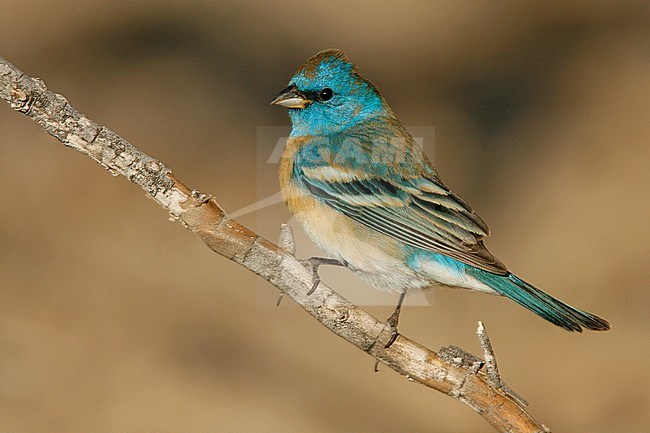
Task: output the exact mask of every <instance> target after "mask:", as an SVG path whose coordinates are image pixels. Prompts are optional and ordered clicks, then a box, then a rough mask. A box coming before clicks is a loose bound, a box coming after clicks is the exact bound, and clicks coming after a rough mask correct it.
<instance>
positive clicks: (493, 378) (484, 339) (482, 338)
mask: <svg viewBox="0 0 650 433" xmlns="http://www.w3.org/2000/svg"><path fill="white" fill-rule="evenodd" d="M476 333H477V334H478V340H479V342H480V343H481V348H482V349H483V358H484V359H485V369H486V370H487V371H486V374H487V377H488V381H489V382H490V384H491V385H492V386H493V387H494V388H496V389H502V390H503V391H504V392H505V393H506V394H508V395H509V396H511V397H512V398H513V399H514V400H515V401H517V403H519V404H520V405H521V406H522V407H526V406H528V401H526V400H525V399H524V398H523V397H521V396H520V395H519V394H517V393H516V392H514V391H513V390H512V389H511V388H510V387H509V386H508V385H506V384H505V382H504V381H503V380H501V375H500V374H499V368H498V367H497V357H496V355H495V354H494V349H492V343H491V342H490V337H488V334H487V330H486V329H485V325H483V322H482V321H480V320H479V322H478V329H477V330H476ZM549 432H550V430H549Z"/></svg>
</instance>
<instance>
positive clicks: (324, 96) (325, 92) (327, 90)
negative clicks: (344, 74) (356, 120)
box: [318, 87, 334, 101]
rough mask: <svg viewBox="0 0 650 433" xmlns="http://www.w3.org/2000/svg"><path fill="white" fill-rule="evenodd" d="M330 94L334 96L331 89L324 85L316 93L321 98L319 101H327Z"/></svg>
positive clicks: (330, 96)
mask: <svg viewBox="0 0 650 433" xmlns="http://www.w3.org/2000/svg"><path fill="white" fill-rule="evenodd" d="M332 96H334V92H332V89H330V88H329V87H325V88H324V89H323V90H321V91H320V93H319V94H318V97H319V98H320V99H321V101H329V100H330V99H332Z"/></svg>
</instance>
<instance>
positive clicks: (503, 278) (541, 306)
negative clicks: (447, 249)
mask: <svg viewBox="0 0 650 433" xmlns="http://www.w3.org/2000/svg"><path fill="white" fill-rule="evenodd" d="M482 272H483V273H484V274H483V275H482V276H483V277H484V278H481V279H482V280H483V281H484V282H485V283H487V284H488V285H489V286H490V287H491V288H492V289H494V290H495V291H496V292H498V293H499V294H501V295H503V296H506V297H508V298H510V299H512V300H513V301H515V302H516V303H518V304H519V305H522V306H524V307H526V308H528V309H529V310H530V311H532V312H533V313H535V314H537V315H538V316H540V317H541V318H543V319H546V320H548V321H549V322H551V323H553V324H555V325H557V326H560V327H562V328H564V329H566V330H568V331H577V332H582V328H583V327H584V328H587V329H591V330H594V331H606V330H608V329H609V323H608V322H607V320H605V319H601V318H600V317H598V316H596V315H594V314H591V313H587V312H586V311H582V310H578V309H577V308H574V307H572V306H570V305H568V304H565V303H564V302H562V301H560V300H559V299H555V298H554V297H552V296H551V295H549V294H548V293H545V292H543V291H541V290H539V289H538V288H536V287H534V286H533V285H532V284H529V283H527V282H525V281H524V280H522V279H521V278H519V277H517V276H516V275H514V274H508V275H495V274H489V273H487V272H485V271H482ZM486 274H487V275H486ZM485 277H487V278H485Z"/></svg>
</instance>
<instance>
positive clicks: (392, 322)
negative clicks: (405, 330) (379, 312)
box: [384, 291, 406, 349]
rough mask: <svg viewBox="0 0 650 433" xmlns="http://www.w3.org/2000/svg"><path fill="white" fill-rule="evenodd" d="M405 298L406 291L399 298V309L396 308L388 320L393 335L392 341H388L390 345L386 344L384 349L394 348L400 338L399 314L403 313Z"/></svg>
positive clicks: (387, 323) (391, 336)
mask: <svg viewBox="0 0 650 433" xmlns="http://www.w3.org/2000/svg"><path fill="white" fill-rule="evenodd" d="M405 298H406V291H404V292H403V293H402V294H401V295H400V296H399V301H397V307H395V311H393V314H391V315H390V317H389V318H388V320H387V321H386V325H387V326H388V327H389V328H390V329H391V335H390V339H389V340H388V343H386V345H385V346H384V349H388V348H389V347H390V346H392V345H393V343H394V342H395V340H397V337H398V336H399V332H397V324H398V323H399V313H401V312H402V304H403V303H404V299H405Z"/></svg>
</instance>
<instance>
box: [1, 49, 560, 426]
mask: <svg viewBox="0 0 650 433" xmlns="http://www.w3.org/2000/svg"><path fill="white" fill-rule="evenodd" d="M0 97H1V98H2V99H3V100H5V101H6V102H7V103H9V104H10V105H11V107H12V108H14V109H15V110H17V111H19V112H21V113H23V114H25V115H27V116H28V117H30V118H31V119H32V120H34V121H36V122H37V123H38V124H39V125H41V127H42V128H43V129H45V131H47V132H48V133H49V134H50V135H52V136H53V137H55V138H56V139H58V140H59V141H61V142H62V143H63V144H65V145H66V146H68V147H71V148H73V149H74V150H76V151H78V152H81V153H83V154H84V155H86V156H88V157H90V158H91V159H93V160H94V161H95V162H98V163H99V164H101V165H102V166H103V167H105V168H106V169H108V170H109V171H111V173H113V174H114V175H122V176H124V177H126V178H127V179H129V180H130V181H131V182H133V183H135V184H136V185H138V186H140V187H141V188H142V189H144V190H145V191H146V192H147V193H148V194H149V195H150V196H151V197H152V198H153V199H154V200H156V201H157V202H158V203H159V204H160V205H161V206H162V207H163V208H164V209H166V210H167V211H168V212H169V214H170V215H171V216H172V217H173V218H175V219H177V220H179V221H180V222H181V223H182V224H183V225H184V226H185V227H186V228H187V229H189V230H190V231H192V232H193V233H195V234H196V235H198V236H199V237H200V238H201V239H202V240H203V242H205V244H206V245H207V246H208V247H210V248H211V249H212V250H213V251H215V252H217V253H219V254H221V255H223V256H224V257H227V258H228V259H230V260H233V261H234V262H236V263H238V264H240V265H241V266H243V267H245V268H247V269H249V270H250V271H252V272H254V273H256V274H257V275H259V276H261V277H262V278H264V279H265V280H267V281H268V282H270V283H271V284H273V285H274V286H276V287H277V288H279V289H280V290H281V291H282V292H283V293H285V294H286V295H287V296H289V297H291V298H292V299H293V300H294V301H295V302H296V303H298V304H299V305H300V306H301V307H302V308H303V309H305V310H306V311H307V312H308V313H309V314H311V315H312V316H314V317H315V318H316V319H317V320H318V321H319V322H320V323H321V324H323V325H324V326H325V327H327V328H328V329H329V330H331V331H332V332H334V333H335V334H337V335H339V336H340V337H342V338H343V339H345V340H346V341H348V342H349V343H351V344H354V345H355V346H357V347H358V348H359V349H361V350H363V351H364V352H367V353H368V354H369V355H370V356H372V357H374V358H375V359H377V360H379V361H380V362H383V363H384V364H386V365H387V366H389V367H390V368H392V369H393V370H395V371H397V372H398V373H400V374H402V375H404V376H406V377H407V378H408V379H410V380H414V381H417V382H419V383H421V384H424V385H426V386H428V387H431V388H433V389H435V390H438V391H440V392H442V393H444V394H447V395H449V396H451V397H453V398H456V399H458V400H460V401H462V402H463V403H465V404H467V405H468V406H470V407H471V408H473V409H474V410H475V411H477V412H478V413H479V414H480V415H481V416H482V417H483V418H485V419H486V420H487V421H488V422H489V423H490V424H491V425H492V426H493V427H494V428H495V429H496V430H497V431H499V432H509V433H515V432H526V433H530V432H537V433H546V432H548V431H549V430H548V429H546V427H544V426H542V425H541V424H539V423H537V422H536V421H535V420H534V419H533V418H532V417H531V416H530V415H528V414H527V413H526V411H525V410H524V409H523V407H522V406H520V405H519V404H518V402H517V400H516V399H514V398H512V397H511V396H510V395H509V394H508V393H507V392H506V391H505V390H504V388H503V386H502V382H501V380H500V378H499V376H498V372H496V362H495V361H494V358H492V360H489V359H488V365H490V366H491V365H494V369H493V370H490V377H488V376H487V375H486V374H485V373H483V372H482V371H481V370H480V367H481V366H482V363H481V362H478V363H477V362H476V357H473V355H469V354H467V353H466V352H464V351H462V350H460V349H458V348H455V349H454V350H455V352H453V355H449V349H447V350H446V351H442V352H441V355H439V354H437V353H436V352H434V351H432V350H430V349H427V348H426V347H424V346H422V345H420V344H418V343H416V342H415V341H412V340H410V339H408V338H407V337H405V336H403V335H400V336H399V338H398V339H397V340H396V341H395V343H394V344H393V345H392V346H390V348H388V349H385V348H384V345H385V344H386V342H387V341H388V339H389V338H390V337H391V329H390V328H388V327H387V326H385V324H384V323H382V322H379V321H378V320H377V319H375V318H374V317H372V316H371V315H369V314H368V313H366V312H365V311H363V310H361V309H360V308H358V307H356V306H354V305H352V304H351V303H350V302H349V301H348V300H346V299H345V298H343V297H342V296H340V295H339V294H337V293H336V292H334V291H333V290H331V289H330V288H329V287H327V286H326V285H325V284H324V283H321V284H320V285H319V287H318V290H317V291H316V292H315V293H313V294H312V295H311V296H307V292H308V291H309V289H310V288H311V286H312V281H311V274H310V273H309V272H308V271H307V270H306V269H305V268H304V267H303V266H302V265H301V264H300V263H299V262H298V260H296V258H295V257H294V256H293V254H291V253H290V252H288V251H292V248H293V247H292V246H291V244H290V243H289V244H287V243H286V239H285V244H284V245H283V247H282V248H281V247H278V246H276V245H274V244H273V243H271V242H269V241H267V240H266V239H264V238H263V237H261V236H259V235H257V234H256V233H254V232H252V231H251V230H249V229H247V228H246V227H244V226H242V225H241V224H239V223H238V222H237V221H234V220H232V219H230V218H229V217H228V216H227V215H226V213H225V212H224V211H223V209H221V207H220V206H219V203H217V201H216V200H215V199H214V197H212V196H208V195H204V194H201V193H199V192H198V191H195V190H192V189H190V188H188V187H187V186H185V185H184V184H183V183H182V182H180V181H179V180H178V179H177V178H175V177H174V175H173V174H172V171H171V169H170V168H169V167H167V166H166V165H165V164H163V163H162V162H160V161H158V160H157V159H155V158H152V157H151V156H149V155H147V154H145V153H144V152H142V151H140V150H139V149H138V148H136V147H135V146H133V145H132V144H131V143H129V142H128V141H126V140H125V139H123V138H122V137H120V136H119V135H117V134H116V133H115V132H113V131H111V130H110V129H108V128H106V127H103V126H100V125H98V124H97V123H95V122H93V121H92V120H90V119H88V118H87V117H85V116H84V115H83V114H82V113H80V112H78V111H77V110H76V109H75V108H73V107H72V106H71V105H70V104H69V103H68V101H67V100H66V99H65V98H64V97H63V96H61V95H59V94H56V93H53V92H51V91H49V90H47V88H46V87H45V84H44V83H43V81H41V80H39V79H37V78H31V77H29V76H27V75H25V74H23V73H22V72H21V71H20V70H18V69H17V68H16V67H15V66H13V65H12V64H11V63H9V62H7V61H6V60H4V59H3V58H1V57H0ZM285 237H286V234H285ZM287 250H288V251H287ZM482 341H489V340H487V339H485V340H482ZM486 353H488V351H487V349H486ZM489 353H490V354H491V355H492V357H493V352H491V348H490V350H489ZM443 358H444V359H443ZM467 365H470V366H473V367H467ZM491 368H492V367H491ZM493 373H496V375H494V374H493Z"/></svg>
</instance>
